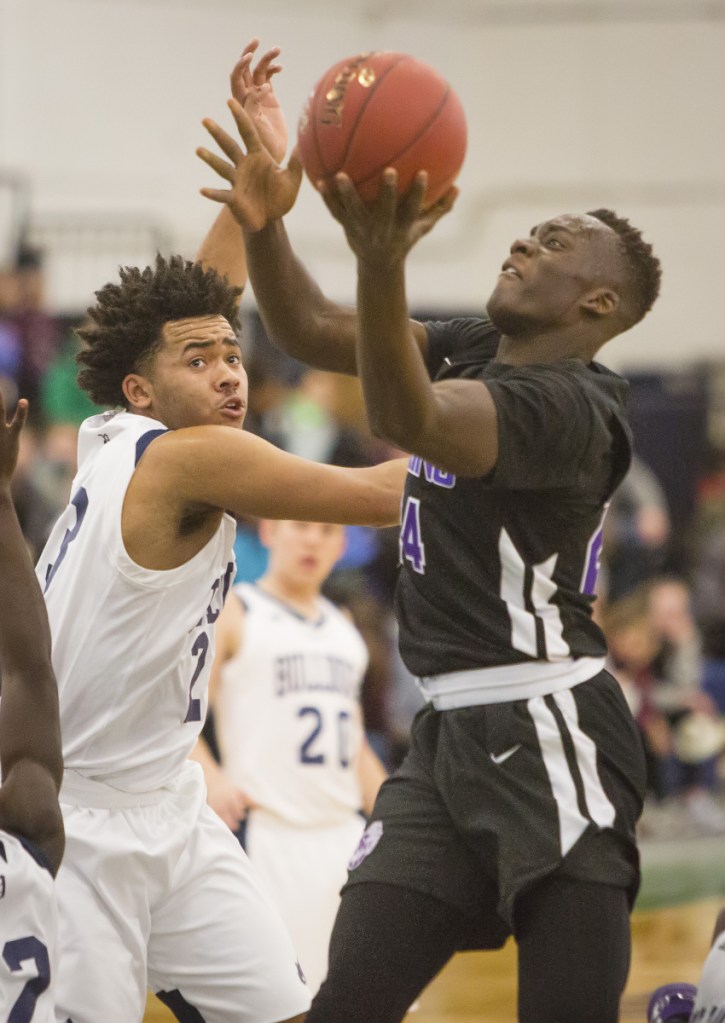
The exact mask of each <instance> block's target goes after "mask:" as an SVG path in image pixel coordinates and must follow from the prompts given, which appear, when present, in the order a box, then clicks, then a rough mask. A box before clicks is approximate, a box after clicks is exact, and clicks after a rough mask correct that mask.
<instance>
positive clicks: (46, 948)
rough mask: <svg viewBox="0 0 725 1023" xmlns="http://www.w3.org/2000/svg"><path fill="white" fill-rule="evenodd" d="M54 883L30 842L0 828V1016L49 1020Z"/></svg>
mask: <svg viewBox="0 0 725 1023" xmlns="http://www.w3.org/2000/svg"><path fill="white" fill-rule="evenodd" d="M57 926H58V922H57V910H56V902H55V885H54V881H53V878H52V876H51V873H50V871H49V870H48V869H47V867H45V866H42V865H41V863H40V861H39V860H38V859H36V857H35V854H34V850H33V847H32V846H31V845H29V844H25V843H23V842H21V840H20V839H19V838H18V837H17V836H15V835H11V834H10V833H9V832H7V831H2V830H0V1020H2V1021H3V1023H4V1021H5V1020H18V1021H19V1023H20V1021H22V1023H51V1021H52V1020H54V1018H55V1012H54V1009H55V1005H54V999H53V990H52V986H53V985H52V981H53V978H54V975H55V966H56V963H55V954H56V953H55V949H56V931H57Z"/></svg>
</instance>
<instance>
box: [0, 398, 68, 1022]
mask: <svg viewBox="0 0 725 1023" xmlns="http://www.w3.org/2000/svg"><path fill="white" fill-rule="evenodd" d="M26 415H27V403H26V402H25V401H21V402H19V404H18V408H17V410H16V412H15V416H14V417H13V420H12V421H11V422H10V423H6V421H5V404H4V402H3V400H2V392H0V673H1V675H2V699H0V767H1V768H2V787H0V1020H2V1021H3V1023H5V1021H9V1023H51V1021H52V1020H53V1019H54V1004H53V988H54V980H55V968H56V917H57V913H56V903H55V890H54V887H55V886H54V881H53V877H54V876H55V874H56V872H57V870H58V867H59V865H60V861H61V858H62V856H63V819H62V817H61V814H60V809H59V807H58V790H59V788H60V782H61V777H62V774H63V764H62V760H61V749H60V728H59V723H58V694H57V690H56V686H55V678H54V676H53V668H52V665H51V660H50V631H49V629H48V617H47V615H46V613H45V608H44V606H43V598H42V594H41V591H40V587H39V586H38V583H37V580H36V578H35V576H34V575H33V566H32V563H31V561H30V558H29V556H28V549H27V545H26V543H25V540H24V539H23V535H22V533H21V531H20V524H19V522H18V519H17V515H16V514H15V509H14V507H13V500H12V496H11V493H10V478H11V476H12V473H13V470H14V468H15V463H16V461H17V455H18V438H19V435H20V430H21V429H22V426H23V423H24V422H25V418H26Z"/></svg>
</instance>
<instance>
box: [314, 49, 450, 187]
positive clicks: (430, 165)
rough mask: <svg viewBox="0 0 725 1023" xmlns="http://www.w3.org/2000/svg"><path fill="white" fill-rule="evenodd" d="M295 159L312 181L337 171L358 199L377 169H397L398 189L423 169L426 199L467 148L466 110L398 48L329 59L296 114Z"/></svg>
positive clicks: (374, 182) (446, 181) (373, 182)
mask: <svg viewBox="0 0 725 1023" xmlns="http://www.w3.org/2000/svg"><path fill="white" fill-rule="evenodd" d="M297 140H298V147H299V154H300V159H301V161H302V166H303V167H304V169H305V172H306V174H307V176H308V177H309V179H310V181H311V182H312V184H313V185H315V186H316V185H317V182H318V181H320V180H323V181H329V180H331V179H332V178H333V177H334V175H335V174H337V173H339V172H340V171H344V172H345V174H347V175H348V176H349V177H350V178H351V180H352V182H353V184H354V185H355V187H356V188H357V190H358V192H359V194H360V196H361V198H362V199H363V200H364V201H365V202H370V201H371V200H373V199H375V198H376V196H377V194H378V191H379V189H380V184H381V181H382V172H383V170H385V168H386V167H394V168H395V169H396V170H397V172H398V192H399V194H401V195H402V194H404V193H405V192H406V191H407V190H408V188H409V187H410V185H411V183H412V182H413V179H414V178H415V175H416V174H417V173H418V171H421V170H425V171H427V172H428V188H427V190H426V194H425V203H426V205H431V204H432V203H434V202H435V201H436V200H437V199H440V197H441V196H442V195H445V193H446V192H447V191H448V189H449V188H450V186H451V185H452V184H453V181H454V180H455V178H456V177H457V175H458V172H459V171H460V169H461V165H462V164H463V158H464V156H465V153H466V117H465V114H464V112H463V106H462V105H461V101H460V100H459V98H458V96H457V95H456V93H455V92H454V91H453V89H452V88H451V86H450V85H449V84H448V82H446V80H445V79H444V78H442V77H441V76H440V75H439V74H438V72H437V71H434V70H433V68H431V67H429V66H428V65H427V64H423V63H421V61H419V60H415V59H414V58H413V57H409V56H408V55H407V54H405V53H391V52H378V53H361V54H358V55H357V56H355V57H348V58H347V59H346V60H341V61H340V62H339V63H337V64H335V65H334V67H331V68H330V69H329V71H327V72H326V73H325V74H324V75H323V76H322V78H321V79H320V80H319V82H318V83H317V85H316V86H315V88H314V89H313V91H312V93H311V94H310V97H309V99H308V100H307V103H306V104H305V107H304V109H303V111H302V116H301V117H300V121H299V125H298V133H297Z"/></svg>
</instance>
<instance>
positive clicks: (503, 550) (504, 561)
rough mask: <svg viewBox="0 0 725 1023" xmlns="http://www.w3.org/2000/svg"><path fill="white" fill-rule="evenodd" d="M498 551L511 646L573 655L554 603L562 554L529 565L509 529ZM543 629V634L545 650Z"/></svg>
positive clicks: (531, 652)
mask: <svg viewBox="0 0 725 1023" xmlns="http://www.w3.org/2000/svg"><path fill="white" fill-rule="evenodd" d="M498 553H499V558H500V560H501V589H500V596H501V599H502V600H503V601H504V603H505V604H506V609H507V611H508V615H509V619H510V622H511V646H512V647H513V648H514V650H518V651H519V652H520V653H522V654H528V656H529V657H536V658H540V659H543V660H556V659H558V658H563V657H569V656H570V655H571V650H570V648H569V644H568V643H567V642H566V640H565V639H564V624H563V622H562V620H561V613H560V611H559V607H558V605H556V604H554V603H552V597H553V596H554V594H555V593H556V583H555V582H554V581H553V575H554V571H555V569H556V562H557V559H558V557H559V555H558V554H552V555H551V557H550V558H547V560H546V561H542V562H541V564H539V565H531V566H528V565H527V564H526V563H525V561H524V559H523V558H522V557H521V555H520V554H519V552H518V550H517V549H516V546H515V544H514V542H513V540H512V539H511V537H510V536H509V534H508V533H507V532H506V530H505V529H502V530H501V533H500V536H499V543H498ZM539 630H541V634H542V637H543V651H542V652H541V653H540V652H539Z"/></svg>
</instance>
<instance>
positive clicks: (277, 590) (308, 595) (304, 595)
mask: <svg viewBox="0 0 725 1023" xmlns="http://www.w3.org/2000/svg"><path fill="white" fill-rule="evenodd" d="M257 586H259V588H260V589H262V590H264V592H265V593H269V594H270V596H272V597H276V598H277V599H278V600H281V601H282V602H283V603H285V604H289V606H290V607H293V608H294V609H295V611H297V612H299V614H301V615H304V617H305V618H316V617H317V616H318V614H319V607H318V604H317V601H318V598H319V596H320V589H319V587H318V586H313V585H309V584H296V583H293V582H291V581H290V580H289V579H285V578H284V577H281V576H279V575H275V574H274V573H272V572H267V573H266V575H263V576H262V578H261V579H258V580H257Z"/></svg>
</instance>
